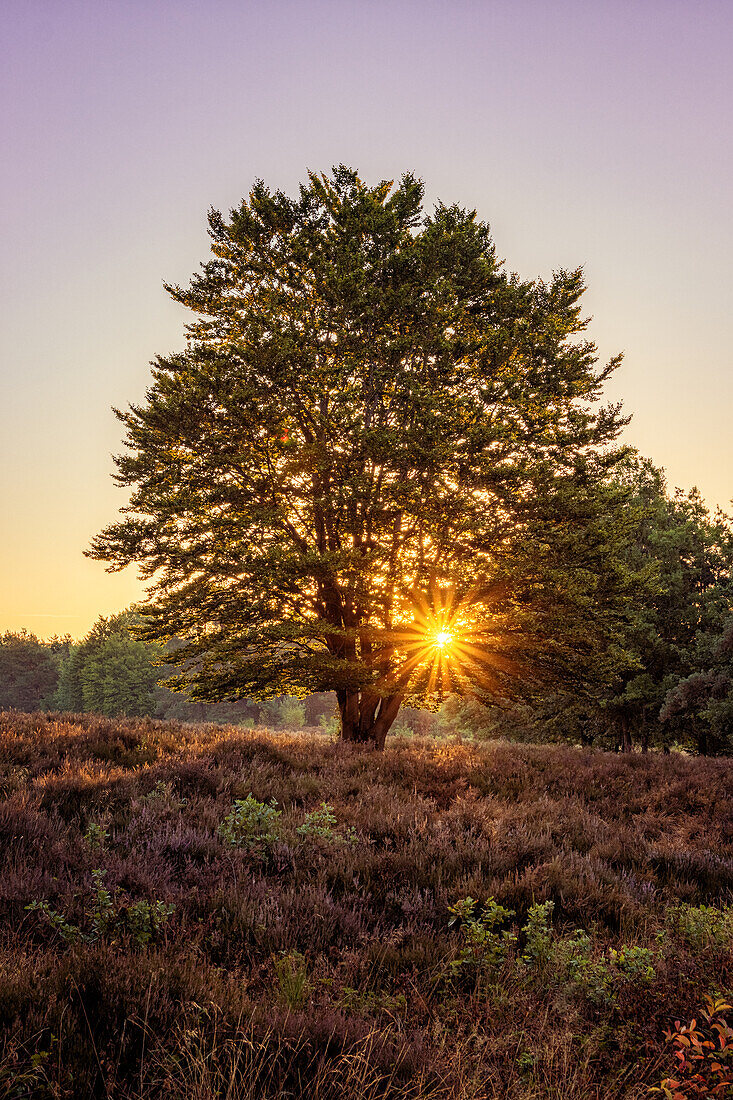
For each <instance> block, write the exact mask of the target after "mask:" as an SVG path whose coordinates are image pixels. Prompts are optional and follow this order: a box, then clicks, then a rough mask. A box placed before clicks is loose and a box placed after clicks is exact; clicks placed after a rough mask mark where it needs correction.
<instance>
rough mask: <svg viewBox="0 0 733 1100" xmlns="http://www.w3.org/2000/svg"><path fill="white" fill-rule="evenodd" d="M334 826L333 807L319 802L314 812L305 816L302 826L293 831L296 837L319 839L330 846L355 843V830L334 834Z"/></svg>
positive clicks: (350, 829)
mask: <svg viewBox="0 0 733 1100" xmlns="http://www.w3.org/2000/svg"><path fill="white" fill-rule="evenodd" d="M336 825H337V821H336V815H335V814H334V812H333V806H330V805H329V804H328V802H321V804H320V806H318V807H317V808H316V809H315V810H311V812H310V813H309V814H306V818H305V821H304V822H303V824H302V825H299V826H298V828H297V829H296V830H295V831H296V833H297V834H298V836H302V837H319V838H320V839H321V840H326V841H328V842H329V843H330V844H332V843H341V844H344V843H348V844H354V843H355V841H356V830H355V829H354V828H353V827H352V828H349V829H347V830H346V832H345V833H337V832H334V829H335V827H336Z"/></svg>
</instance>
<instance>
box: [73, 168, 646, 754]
mask: <svg viewBox="0 0 733 1100" xmlns="http://www.w3.org/2000/svg"><path fill="white" fill-rule="evenodd" d="M422 204H423V185H422V183H421V182H420V181H419V180H417V179H416V178H414V177H413V176H411V175H405V176H403V177H402V179H401V180H400V181H399V183H397V184H394V183H391V182H382V183H380V184H378V185H377V186H373V187H370V186H367V184H365V183H364V182H363V181H362V180H361V179H360V178H359V177H358V175H357V174H356V173H355V172H354V171H352V170H351V169H348V168H345V167H343V166H342V167H339V168H337V169H334V171H333V173H332V174H331V175H316V174H313V173H310V174H309V175H308V179H307V181H306V182H305V183H304V184H303V185H301V187H300V190H299V193H298V195H297V196H296V197H294V198H291V197H288V196H287V195H285V194H283V193H282V192H280V191H272V190H270V189H269V188H268V187H267V186H265V184H264V183H262V182H259V183H257V184H256V185H255V187H254V188H253V190H252V191H251V193H250V195H249V197H248V198H247V199H246V200H243V201H242V203H241V205H240V206H239V207H237V208H236V209H234V210H232V211H231V212H230V215H229V217H228V218H225V217H223V216H222V215H221V214H220V213H219V212H217V211H215V210H212V211H211V212H210V215H209V227H210V236H211V240H212V257H211V258H210V259H209V260H208V261H207V262H206V263H204V264H203V265H202V268H201V271H200V272H199V273H198V274H196V275H194V276H193V278H192V280H191V283H190V285H189V286H188V287H180V286H168V287H167V289H168V291H169V292H170V293H171V295H172V296H173V298H174V299H175V300H176V301H178V302H180V303H181V304H182V305H184V306H185V307H187V308H188V309H189V310H191V311H193V313H194V314H195V315H196V316H195V318H194V319H193V320H192V321H191V323H190V324H189V325H188V328H187V346H186V347H185V349H184V350H183V351H181V352H179V353H176V354H172V355H168V356H160V357H158V358H157V359H156V360H155V361H154V363H153V365H152V383H151V386H150V388H149V390H148V392H147V397H146V400H145V402H144V403H142V404H139V405H132V406H130V407H129V408H128V409H127V410H126V411H120V412H118V413H117V415H118V416H119V418H120V420H121V421H122V423H123V425H124V426H125V429H126V439H125V443H126V448H127V449H126V452H125V453H124V454H122V455H121V456H120V457H119V458H118V459H117V467H118V473H117V480H118V482H119V483H120V484H121V485H123V486H129V487H130V488H131V489H132V493H131V499H130V504H129V507H128V508H127V509H125V510H124V511H125V515H124V517H123V518H122V519H121V520H120V521H119V522H117V523H114V524H112V525H111V526H110V527H108V528H107V529H106V530H105V531H104V532H102V533H101V534H100V535H99V536H98V537H97V538H96V539H95V541H94V543H93V545H92V548H91V550H90V551H89V554H90V556H92V557H96V558H98V559H101V560H104V561H107V562H109V563H110V568H112V569H118V568H123V567H125V566H126V565H128V564H130V563H133V562H137V563H139V565H140V567H141V572H142V575H143V576H144V577H145V578H146V579H147V580H148V581H149V584H150V589H149V600H148V603H147V605H146V606H145V608H144V615H145V621H146V626H145V636H146V637H147V638H149V639H160V640H167V639H168V638H170V637H171V636H172V635H177V636H178V637H179V638H180V639H183V641H184V644H183V645H182V646H181V647H180V648H178V649H177V650H176V651H175V652H174V653H172V654H171V655H170V657H169V660H171V661H173V662H175V663H176V664H177V665H178V667H179V673H180V674H179V678H178V681H177V682H178V684H179V685H180V686H186V687H187V688H189V689H190V691H191V693H192V695H193V696H194V697H195V698H199V699H209V700H213V699H219V698H238V697H243V696H252V697H267V696H282V695H286V694H288V695H302V694H304V693H306V692H314V691H323V690H329V689H333V690H335V691H336V695H337V699H338V704H339V709H340V714H341V726H342V735H343V737H344V738H345V739H349V740H364V741H371V742H374V743H376V744H377V745H381V744H383V742H384V737H385V735H386V733H387V731H388V729H389V727H390V725H391V723H392V721H393V720H394V718H395V715H396V714H397V711H398V709H399V706H400V704H401V703H402V702H403V701H404V702H408V703H413V704H415V703H419V704H421V705H423V706H426V705H427V706H431V705H435V704H436V702H437V700H438V699H439V698H440V697H441V695H442V693H443V692H444V691H453V692H459V693H461V692H472V693H474V694H476V696H477V697H479V698H481V699H485V700H496V699H500V698H503V697H508V696H510V695H511V694H512V692H513V690H514V685H515V684H516V683H517V682H518V681H520V680H522V679H527V678H529V679H533V678H534V679H537V678H542V677H544V676H556V675H562V673H563V670H565V671H566V672H567V670H568V669H570V668H571V667H574V668H575V669H576V670H577V668H578V662H580V663H582V662H584V661H585V662H595V663H596V664H598V663H601V664H602V663H603V662H604V661H605V660H606V659H607V658H608V659H609V660H612V639H613V636H614V630H615V627H616V625H617V624H618V622H619V620H620V618H621V617H623V610H622V608H621V603H622V601H623V598H624V596H625V595H628V584H629V582H628V578H627V577H625V575H624V572H623V570H622V569H617V568H615V567H613V565H612V563H613V561H615V560H616V557H617V551H618V542H619V538H620V537H621V535H620V532H619V522H621V521H620V520H619V516H620V515H621V512H620V510H619V507H618V505H619V490H618V488H617V487H615V488H614V487H613V486H611V485H610V483H609V479H608V473H609V471H610V470H612V469H613V467H614V465H615V464H616V463H617V462H618V460H619V453H620V452H619V451H618V450H617V449H615V448H614V447H613V446H612V444H613V441H614V440H615V439H616V437H617V435H618V432H619V430H620V428H621V426H622V425H623V423H625V421H624V420H623V418H622V416H621V413H620V410H619V408H618V407H616V406H602V405H600V404H599V403H598V402H599V399H600V397H601V394H602V388H603V384H604V382H605V380H606V379H607V378H608V376H609V375H610V374H611V372H612V371H613V370H614V369H615V368H616V366H617V365H618V362H619V359H618V358H616V359H614V360H612V361H611V362H610V363H608V364H606V365H600V364H599V362H598V357H597V352H596V348H595V345H594V344H593V343H592V342H590V341H588V340H587V339H585V338H584V336H583V332H584V329H585V327H586V320H585V319H584V318H583V316H582V312H581V306H580V301H581V297H582V294H583V290H584V283H583V276H582V272H581V271H580V270H575V271H558V272H557V273H555V275H554V276H553V278H552V279H551V280H550V281H549V282H544V281H542V280H534V281H523V280H521V279H520V278H519V277H518V276H517V275H514V274H509V273H507V271H506V270H505V268H504V266H503V263H502V262H501V261H500V260H499V259H498V258H497V256H496V252H495V247H494V244H493V241H492V238H491V235H490V232H489V228H488V226H487V225H486V224H485V223H483V222H482V221H481V220H480V219H478V217H477V216H476V214H475V212H472V211H467V210H463V209H461V208H459V207H458V206H447V205H443V204H439V205H438V206H437V207H436V208H435V210H434V212H433V213H432V214H426V213H424V211H423V206H422ZM609 654H611V656H609Z"/></svg>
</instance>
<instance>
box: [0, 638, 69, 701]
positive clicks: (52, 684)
mask: <svg viewBox="0 0 733 1100" xmlns="http://www.w3.org/2000/svg"><path fill="white" fill-rule="evenodd" d="M67 644H68V640H67V639H65V638H52V639H51V641H49V642H42V641H39V639H38V638H37V637H36V636H35V634H29V633H28V632H27V631H25V630H21V631H20V632H13V631H10V630H8V631H6V632H5V633H4V634H3V635H2V636H0V710H10V709H11V708H12V709H13V710H23V711H34V710H43V709H46V708H47V707H49V706H50V705H51V703H52V700H53V695H54V692H55V690H56V684H57V682H58V677H59V669H58V659H57V653H58V652H59V651H60V650H62V649H63V648H64V647H65V646H67Z"/></svg>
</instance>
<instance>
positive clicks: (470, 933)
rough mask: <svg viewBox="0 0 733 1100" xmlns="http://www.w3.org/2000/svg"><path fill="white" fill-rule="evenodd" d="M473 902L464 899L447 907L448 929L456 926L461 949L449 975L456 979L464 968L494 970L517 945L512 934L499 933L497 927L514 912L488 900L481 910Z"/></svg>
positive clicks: (514, 934)
mask: <svg viewBox="0 0 733 1100" xmlns="http://www.w3.org/2000/svg"><path fill="white" fill-rule="evenodd" d="M478 905H479V903H478V902H477V901H475V900H474V899H473V898H470V897H469V898H463V899H462V900H460V901H457V902H456V903H455V904H454V905H451V906H449V907H448V912H449V913H450V919H449V920H448V927H449V928H450V927H452V926H453V925H458V927H459V931H460V934H461V938H462V940H463V947H461V948H460V950H459V952H458V955H457V956H456V958H455V959H454V960H453V961H452V962H451V972H452V973H453V975H457V974H459V973H460V972H461V970H462V969H463V968H464V967H465V966H475V967H478V968H480V969H482V970H483V969H493V968H496V967H498V966H500V965H501V963H503V962H504V960H505V958H506V956H507V951H508V950H509V948H510V947H511V946H512V945H513V944H514V943H515V942H516V939H517V936H516V933H515V932H510V931H508V930H504V931H498V930H497V929H498V926H499V925H502V924H504V923H505V922H506V921H509V920H511V918H512V917H513V916H514V915H515V914H514V910H513V909H505V908H504V906H503V905H498V904H497V902H495V901H494V899H493V898H487V900H486V904H485V905H484V906H483V908H482V909H480V908H478Z"/></svg>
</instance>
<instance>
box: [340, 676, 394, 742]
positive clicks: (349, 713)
mask: <svg viewBox="0 0 733 1100" xmlns="http://www.w3.org/2000/svg"><path fill="white" fill-rule="evenodd" d="M336 699H337V700H338V707H339V714H340V716H341V740H342V741H349V742H351V743H353V744H362V745H372V746H373V747H374V748H375V749H383V748H384V742H385V739H386V737H387V734H388V732H389V729H390V726H391V725H392V723H393V722H394V720H395V718H396V717H397V712H398V710H399V709H400V704H401V702H402V696H401V695H400V694H395V695H387V696H381V695H377V694H376V693H375V692H372V691H369V690H368V689H367V690H365V691H337V692H336Z"/></svg>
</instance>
